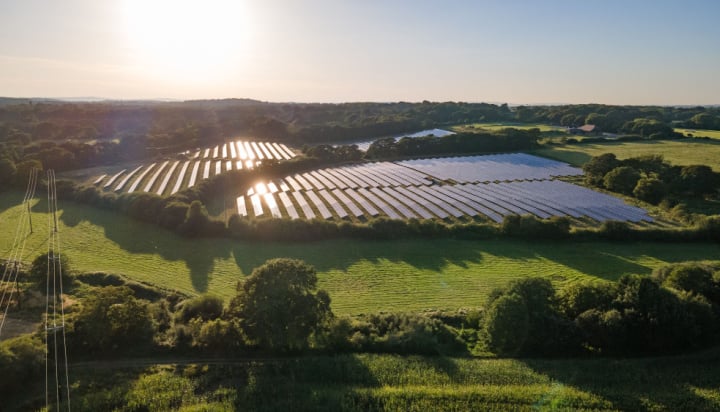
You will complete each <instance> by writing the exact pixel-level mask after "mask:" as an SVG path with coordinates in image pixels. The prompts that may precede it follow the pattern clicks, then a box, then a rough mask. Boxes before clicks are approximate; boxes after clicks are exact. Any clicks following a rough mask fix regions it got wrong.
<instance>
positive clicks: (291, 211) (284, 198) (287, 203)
mask: <svg viewBox="0 0 720 412" xmlns="http://www.w3.org/2000/svg"><path fill="white" fill-rule="evenodd" d="M278 197H279V198H280V202H282V204H283V206H284V207H285V210H286V211H287V214H288V216H290V218H291V219H298V218H299V217H300V216H299V215H298V212H297V210H296V209H295V205H293V203H292V201H291V200H290V196H288V195H287V193H285V192H279V193H278Z"/></svg>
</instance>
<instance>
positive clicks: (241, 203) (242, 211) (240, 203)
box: [237, 196, 247, 216]
mask: <svg viewBox="0 0 720 412" xmlns="http://www.w3.org/2000/svg"><path fill="white" fill-rule="evenodd" d="M237 210H238V215H240V216H247V208H246V207H245V196H240V197H238V198H237Z"/></svg>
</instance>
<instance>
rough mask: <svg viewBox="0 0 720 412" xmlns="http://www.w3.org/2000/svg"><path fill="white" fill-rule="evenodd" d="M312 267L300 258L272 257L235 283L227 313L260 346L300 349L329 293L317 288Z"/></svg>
mask: <svg viewBox="0 0 720 412" xmlns="http://www.w3.org/2000/svg"><path fill="white" fill-rule="evenodd" d="M316 285H317V274H316V272H315V268H314V267H312V266H310V265H308V264H306V263H305V262H303V261H300V260H294V259H272V260H269V261H267V262H265V263H264V264H263V265H262V266H259V267H257V268H255V269H254V270H253V272H252V273H251V274H250V276H248V277H247V278H246V279H245V280H244V281H243V282H240V283H239V284H238V295H237V296H236V297H235V298H233V300H232V301H231V302H230V307H229V308H228V313H229V315H230V316H232V317H233V318H237V319H238V320H239V321H240V327H241V328H242V330H243V331H244V332H245V334H246V335H247V336H248V338H249V339H250V340H251V341H253V342H255V344H256V345H258V346H259V347H261V348H266V349H274V350H300V349H304V348H306V347H307V344H308V338H309V337H310V335H311V334H312V333H313V332H315V331H316V330H317V329H318V328H319V327H320V325H321V324H322V323H323V322H324V321H325V319H327V318H329V317H332V312H331V311H330V296H329V295H328V294H327V292H325V291H324V290H316Z"/></svg>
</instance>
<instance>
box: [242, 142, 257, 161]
mask: <svg viewBox="0 0 720 412" xmlns="http://www.w3.org/2000/svg"><path fill="white" fill-rule="evenodd" d="M243 145H245V151H246V152H247V155H248V159H250V160H255V159H256V158H257V156H256V155H255V152H254V151H253V149H252V147H250V142H243Z"/></svg>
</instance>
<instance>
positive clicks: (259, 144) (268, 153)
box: [257, 142, 273, 159]
mask: <svg viewBox="0 0 720 412" xmlns="http://www.w3.org/2000/svg"><path fill="white" fill-rule="evenodd" d="M257 145H258V146H259V147H260V150H262V153H263V155H265V158H266V159H272V158H273V155H272V154H271V153H270V151H269V150H268V149H267V147H265V143H263V142H258V143H257Z"/></svg>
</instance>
